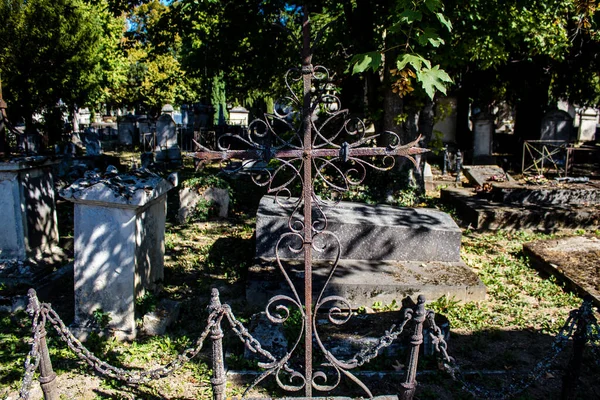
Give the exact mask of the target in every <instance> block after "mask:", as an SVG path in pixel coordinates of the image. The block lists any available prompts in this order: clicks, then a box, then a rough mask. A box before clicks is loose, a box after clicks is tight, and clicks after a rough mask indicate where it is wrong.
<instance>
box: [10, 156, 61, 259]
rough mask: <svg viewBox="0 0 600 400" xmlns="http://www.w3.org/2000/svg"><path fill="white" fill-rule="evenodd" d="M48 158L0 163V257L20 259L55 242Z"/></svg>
mask: <svg viewBox="0 0 600 400" xmlns="http://www.w3.org/2000/svg"><path fill="white" fill-rule="evenodd" d="M54 164H57V162H54V161H50V160H49V159H48V158H47V157H24V158H15V159H13V160H11V161H8V162H0V208H1V209H2V224H0V258H1V259H18V260H23V259H25V258H27V257H29V256H35V255H38V254H40V253H42V252H44V251H45V250H48V249H49V248H50V247H51V246H52V245H53V244H55V243H57V242H58V229H57V222H56V203H55V198H54V177H53V176H52V166H53V165H54Z"/></svg>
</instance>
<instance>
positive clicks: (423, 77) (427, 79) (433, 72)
mask: <svg viewBox="0 0 600 400" xmlns="http://www.w3.org/2000/svg"><path fill="white" fill-rule="evenodd" d="M417 80H418V81H419V82H421V86H422V87H423V89H424V90H425V92H426V93H427V96H429V98H430V99H432V100H433V96H434V95H435V92H436V90H438V91H440V92H442V93H443V94H446V86H447V84H449V83H452V82H453V81H452V78H450V76H449V75H448V74H447V73H446V71H444V70H443V69H440V66H439V65H436V66H435V67H433V68H423V69H422V70H420V71H417Z"/></svg>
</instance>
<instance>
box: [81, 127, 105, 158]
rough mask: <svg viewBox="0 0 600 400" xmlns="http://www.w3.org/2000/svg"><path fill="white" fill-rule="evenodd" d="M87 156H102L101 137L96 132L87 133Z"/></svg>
mask: <svg viewBox="0 0 600 400" xmlns="http://www.w3.org/2000/svg"><path fill="white" fill-rule="evenodd" d="M85 154H86V155H88V156H99V155H100V154H102V144H101V143H100V136H99V135H98V134H97V133H96V132H94V131H87V132H86V133H85Z"/></svg>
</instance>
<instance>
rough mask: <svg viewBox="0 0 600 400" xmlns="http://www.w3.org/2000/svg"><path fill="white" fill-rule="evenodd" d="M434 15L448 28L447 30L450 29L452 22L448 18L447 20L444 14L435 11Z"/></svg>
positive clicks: (449, 30)
mask: <svg viewBox="0 0 600 400" xmlns="http://www.w3.org/2000/svg"><path fill="white" fill-rule="evenodd" d="M435 15H436V16H437V19H438V21H440V23H441V24H442V25H444V26H445V27H446V29H448V32H451V31H452V22H450V20H448V19H447V18H446V17H445V16H444V14H442V13H440V12H439V13H435Z"/></svg>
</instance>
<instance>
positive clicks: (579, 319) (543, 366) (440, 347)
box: [427, 301, 600, 399]
mask: <svg viewBox="0 0 600 400" xmlns="http://www.w3.org/2000/svg"><path fill="white" fill-rule="evenodd" d="M590 310H591V303H589V302H587V301H584V302H583V304H582V305H581V307H580V308H578V309H576V310H572V311H571V312H570V313H569V317H568V318H567V320H566V321H565V323H564V324H563V326H562V327H561V328H560V330H559V332H558V333H557V335H556V337H555V338H554V342H553V343H552V346H551V349H550V351H549V352H548V354H546V356H545V357H544V358H543V359H542V360H541V361H539V362H538V363H537V364H536V365H535V367H534V368H533V369H532V370H531V372H530V373H528V374H527V376H526V377H524V378H522V379H520V380H519V381H517V382H515V383H511V384H509V385H508V386H507V387H505V388H503V389H502V390H498V389H494V390H488V389H485V388H482V387H479V386H477V385H474V384H472V383H470V382H468V381H467V380H466V379H465V377H464V376H463V374H462V372H461V370H460V367H459V366H458V365H457V363H456V361H455V360H454V358H452V357H450V356H449V355H448V352H447V349H448V344H447V343H446V340H445V339H444V335H443V334H442V331H441V329H440V328H439V327H438V326H437V325H436V323H435V321H434V316H435V313H434V312H433V311H429V312H428V314H427V321H428V322H429V324H430V325H431V332H430V336H431V339H432V343H433V345H434V349H435V350H436V352H437V353H438V354H439V355H440V362H439V367H440V368H441V369H442V370H444V371H446V372H447V373H448V374H449V375H450V376H451V377H452V379H453V380H455V381H458V382H459V383H460V384H461V385H462V389H463V390H465V391H466V392H468V393H469V394H471V395H472V396H474V397H475V398H486V399H508V398H511V397H514V396H516V395H518V394H519V393H522V392H523V391H524V390H526V389H527V388H529V387H530V386H531V385H532V384H533V383H535V382H536V381H537V380H539V379H540V377H541V376H542V375H543V374H544V373H545V372H547V371H548V370H549V369H550V367H551V365H552V363H553V362H554V360H555V359H556V357H557V356H558V355H559V354H560V353H561V352H562V350H564V349H565V347H566V345H567V343H568V341H569V339H570V338H571V337H572V336H573V334H574V333H575V328H576V326H577V325H578V324H580V323H586V322H587V326H588V329H587V334H586V339H587V340H588V341H589V342H591V343H592V350H594V352H595V353H596V357H595V359H596V362H598V355H599V354H598V353H600V349H599V348H598V345H594V341H596V342H598V341H599V340H600V331H598V323H597V322H596V319H595V318H594V316H593V313H592V312H591V311H590ZM592 326H595V328H592ZM594 329H595V332H596V333H595V334H592V333H593V332H594Z"/></svg>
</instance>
